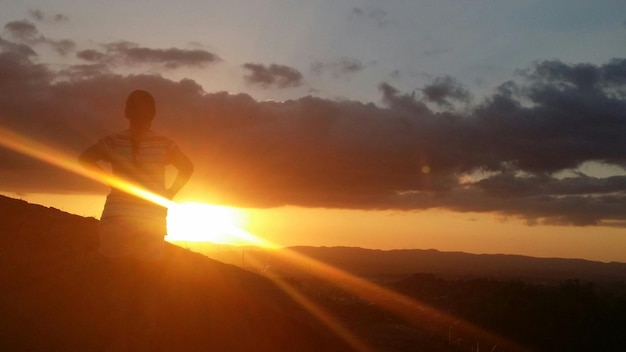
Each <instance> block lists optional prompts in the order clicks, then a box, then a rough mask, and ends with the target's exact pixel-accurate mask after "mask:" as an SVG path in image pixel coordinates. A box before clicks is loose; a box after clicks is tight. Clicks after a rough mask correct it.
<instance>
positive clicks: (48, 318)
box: [0, 196, 349, 351]
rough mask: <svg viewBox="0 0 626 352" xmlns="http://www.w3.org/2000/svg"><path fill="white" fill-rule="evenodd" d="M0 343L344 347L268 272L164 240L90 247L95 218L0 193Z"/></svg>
mask: <svg viewBox="0 0 626 352" xmlns="http://www.w3.org/2000/svg"><path fill="white" fill-rule="evenodd" d="M0 219H1V221H0V282H2V288H1V291H0V311H1V312H2V313H1V314H0V341H1V342H0V343H1V348H2V349H3V350H6V351H23V350H28V351H55V350H63V351H122V350H132V351H329V350H330V351H333V350H334V351H346V350H349V348H348V347H347V346H346V345H345V344H344V343H343V342H342V341H340V340H339V339H338V338H336V337H335V336H334V335H331V334H330V332H329V331H328V330H327V329H326V328H325V327H324V326H321V325H320V324H319V323H317V321H316V320H315V319H313V318H312V317H311V316H310V315H309V314H308V313H306V312H305V311H304V310H303V309H302V308H300V306H299V305H297V304H296V303H294V302H293V300H291V299H290V298H289V297H287V296H286V295H285V294H284V293H283V292H282V291H281V290H279V289H278V288H277V287H276V286H275V285H274V284H273V283H272V282H271V281H269V280H268V279H266V278H264V277H262V276H259V275H256V274H254V273H251V272H248V271H245V270H242V269H239V268H236V267H234V266H231V265H226V264H223V263H220V262H217V261H214V260H211V259H208V258H206V257H204V256H202V255H200V254H196V253H192V252H189V251H187V250H185V249H182V248H179V247H176V246H173V245H170V244H167V243H166V245H165V251H164V259H163V261H162V262H160V263H159V264H150V265H145V264H139V263H134V262H127V263H111V262H109V261H106V260H104V259H103V258H101V257H99V256H97V255H96V254H95V249H96V246H97V234H96V228H97V223H98V220H96V219H93V218H84V217H80V216H76V215H72V214H68V213H64V212H62V211H59V210H57V209H54V208H46V207H43V206H39V205H32V204H29V203H27V202H24V201H21V200H16V199H12V198H7V197H2V196H0Z"/></svg>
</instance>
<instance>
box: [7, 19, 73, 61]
mask: <svg viewBox="0 0 626 352" xmlns="http://www.w3.org/2000/svg"><path fill="white" fill-rule="evenodd" d="M4 30H5V31H6V32H7V33H9V35H10V36H11V37H12V38H13V39H15V40H17V41H20V42H22V43H23V44H28V45H31V46H34V45H39V44H46V45H48V46H50V47H51V48H52V49H53V50H54V51H56V52H57V53H59V54H61V55H67V54H68V53H70V52H71V51H73V50H74V48H75V47H76V44H75V43H74V41H72V40H69V39H62V40H54V39H50V38H47V37H45V36H43V35H40V34H39V30H37V27H36V26H35V25H34V24H33V23H31V22H28V21H11V22H8V23H7V24H5V25H4Z"/></svg>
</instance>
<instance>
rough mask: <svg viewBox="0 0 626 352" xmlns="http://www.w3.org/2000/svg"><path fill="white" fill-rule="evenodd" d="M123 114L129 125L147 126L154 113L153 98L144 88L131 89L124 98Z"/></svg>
mask: <svg viewBox="0 0 626 352" xmlns="http://www.w3.org/2000/svg"><path fill="white" fill-rule="evenodd" d="M125 114H126V118H127V119H128V121H129V123H130V125H131V127H133V126H135V127H140V126H143V127H149V126H150V123H151V122H152V119H154V115H155V114H156V105H155V103H154V98H153V97H152V95H151V94H150V93H148V92H146V91H145V90H135V91H133V92H132V93H130V95H128V98H127V99H126V109H125Z"/></svg>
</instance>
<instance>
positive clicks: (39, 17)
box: [28, 9, 69, 22]
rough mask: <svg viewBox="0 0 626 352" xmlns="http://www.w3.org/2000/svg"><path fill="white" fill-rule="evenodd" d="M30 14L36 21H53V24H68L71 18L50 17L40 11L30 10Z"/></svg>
mask: <svg viewBox="0 0 626 352" xmlns="http://www.w3.org/2000/svg"><path fill="white" fill-rule="evenodd" d="M28 14H29V15H30V17H32V18H33V19H34V20H36V21H40V22H44V21H52V22H67V21H69V17H67V16H66V15H63V14H60V13H58V14H56V15H54V16H52V17H50V16H49V15H48V14H46V13H45V12H43V11H42V10H39V9H34V10H28Z"/></svg>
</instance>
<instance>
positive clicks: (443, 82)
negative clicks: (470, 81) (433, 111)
mask: <svg viewBox="0 0 626 352" xmlns="http://www.w3.org/2000/svg"><path fill="white" fill-rule="evenodd" d="M422 94H424V99H426V101H429V102H433V103H436V104H437V105H438V106H440V107H446V108H450V107H452V102H453V101H459V102H463V103H468V102H469V101H470V93H469V91H467V89H465V88H463V87H462V86H461V84H460V83H459V82H457V81H456V79H454V78H452V77H450V76H445V77H437V78H436V79H435V80H434V81H433V82H432V83H431V84H429V85H427V86H426V87H424V88H423V89H422Z"/></svg>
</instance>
